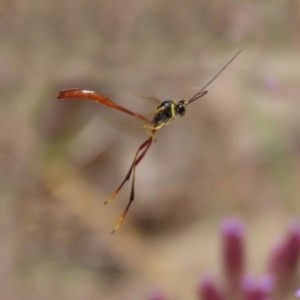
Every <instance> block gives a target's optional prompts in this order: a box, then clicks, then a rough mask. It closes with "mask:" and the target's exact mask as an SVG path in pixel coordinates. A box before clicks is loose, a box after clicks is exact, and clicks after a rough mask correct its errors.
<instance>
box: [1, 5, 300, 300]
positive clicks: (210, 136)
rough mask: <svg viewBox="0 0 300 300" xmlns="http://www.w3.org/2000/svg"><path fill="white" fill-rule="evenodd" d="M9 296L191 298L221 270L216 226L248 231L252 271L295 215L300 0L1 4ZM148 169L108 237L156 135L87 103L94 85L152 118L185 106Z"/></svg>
mask: <svg viewBox="0 0 300 300" xmlns="http://www.w3.org/2000/svg"><path fill="white" fill-rule="evenodd" d="M0 14H1V18H0V24H1V25H0V34H1V40H0V66H1V67H0V77H1V80H0V88H1V93H2V100H1V109H0V115H1V116H0V124H1V130H0V187H1V189H0V197H1V201H0V224H1V226H0V245H1V246H0V279H1V280H0V297H1V299H72V300H74V299H105V300H106V299H107V300H117V299H126V300H127V299H131V300H134V299H148V298H149V297H150V296H149V295H151V293H152V292H153V291H154V290H156V289H161V290H163V291H164V292H165V293H166V294H167V295H168V296H169V298H170V299H195V285H196V282H197V280H198V279H199V277H200V276H201V275H202V274H204V273H205V272H207V271H211V272H213V273H214V274H216V275H217V276H218V277H220V278H221V277H222V275H221V271H222V265H221V261H220V260H219V257H220V242H219V226H220V223H221V221H222V220H223V219H224V218H226V217H228V216H234V217H237V218H239V219H240V220H242V221H243V222H244V223H245V224H246V227H247V268H248V270H249V272H251V273H253V274H260V273H262V272H263V270H264V268H265V260H266V258H267V256H268V251H269V249H270V247H271V245H272V243H273V242H274V241H276V238H277V237H278V236H279V235H280V234H281V233H283V232H284V231H285V230H286V228H287V226H288V224H289V223H290V221H291V220H294V219H295V218H297V217H298V214H299V212H300V203H299V201H298V199H299V195H300V185H299V184H298V179H299V176H300V118H299V114H300V102H299V99H300V88H299V83H300V72H299V69H300V59H299V50H300V49H299V47H300V35H299V34H300V31H299V30H300V21H299V20H300V2H299V1H297V0H285V1H284V0H277V1H274V0H265V1H249V0H248V1H246V0H245V1H237V0H225V1H221V2H220V1H211V0H210V1H208V0H202V1H199V0H187V1H179V0H173V1H170V0H165V1H146V0H145V1H140V0H127V1H120V0H112V1H109V2H108V1H95V0H90V1H85V0H77V1H71V0H60V1H56V0H54V1H32V0H21V1H20V0H11V1H7V0H3V1H1V2H0ZM239 50H242V52H241V54H240V55H239V56H238V57H237V58H236V59H235V60H234V61H233V62H232V63H231V64H230V66H229V67H228V68H227V69H226V70H225V71H224V72H223V73H222V74H221V75H220V76H219V77H218V78H217V79H216V80H215V81H214V82H213V83H212V84H211V85H210V86H209V87H208V91H209V93H208V94H207V95H206V96H205V97H203V98H201V99H199V100H197V101H196V102H194V103H193V104H192V105H191V106H190V107H188V111H187V113H186V115H185V116H184V118H179V119H177V120H176V121H175V122H172V123H171V124H169V125H168V126H167V127H165V128H164V129H163V130H161V131H160V132H159V133H158V135H157V142H155V143H153V144H152V146H151V148H150V150H149V152H148V154H147V156H146V157H145V159H144V160H143V161H142V162H141V163H140V165H139V166H138V168H137V178H136V199H135V202H134V203H133V205H132V206H131V209H130V211H129V214H128V217H127V218H126V220H125V222H124V223H123V226H122V227H121V229H120V230H119V231H117V232H116V233H115V234H114V235H111V231H112V230H113V229H114V227H115V226H116V224H117V221H118V219H119V217H120V215H121V213H122V212H123V210H124V208H125V206H126V205H127V201H128V198H129V192H130V184H128V185H126V186H125V187H124V189H123V190H122V191H121V192H120V194H119V195H118V197H117V198H116V199H115V200H114V201H113V202H112V203H110V204H109V205H106V206H104V205H103V203H104V202H105V201H106V200H107V199H108V198H109V196H110V195H111V193H112V192H113V191H114V190H115V189H116V188H117V186H118V185H119V184H120V183H121V181H122V180H123V178H124V176H125V174H126V172H127V171H128V168H129V166H130V164H131V162H132V159H133V156H134V153H135V151H136V150H137V148H138V146H139V145H140V144H141V143H142V142H143V141H145V140H146V139H147V135H146V134H145V133H144V132H143V130H142V129H141V128H142V125H143V124H140V123H136V120H132V119H133V118H130V117H129V118H124V116H122V114H119V113H118V112H115V111H112V110H110V109H105V108H103V107H102V106H101V105H97V104H95V103H92V102H88V101H80V100H72V101H61V100H57V99H56V96H57V93H58V92H59V91H60V90H62V89H66V88H71V87H79V88H84V89H91V90H95V91H97V92H99V93H101V94H103V95H105V96H106V97H109V98H110V99H112V100H113V101H115V102H117V103H119V104H121V105H124V106H125V107H127V108H128V109H131V110H133V111H136V112H139V113H142V114H145V115H148V113H150V115H151V112H152V113H153V110H154V108H155V106H156V105H157V103H156V102H155V101H154V100H151V99H150V100H149V99H146V98H147V97H148V98H149V97H150V98H155V99H159V100H167V99H177V100H180V99H189V98H190V97H192V96H193V94H195V93H196V92H197V90H199V89H201V88H202V87H203V86H204V85H205V84H206V83H207V82H208V81H209V80H210V79H211V78H213V76H214V75H215V74H216V73H217V72H218V71H219V70H220V69H221V68H222V67H223V66H224V65H225V64H226V63H227V62H228V61H229V60H230V59H231V57H233V55H234V54H235V53H237V52H238V51H239Z"/></svg>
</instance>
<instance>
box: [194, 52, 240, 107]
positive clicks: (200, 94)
mask: <svg viewBox="0 0 300 300" xmlns="http://www.w3.org/2000/svg"><path fill="white" fill-rule="evenodd" d="M241 52H242V50H240V51H238V52H237V53H236V54H235V55H234V56H233V57H232V58H231V59H230V60H229V61H228V63H227V64H226V65H225V66H224V67H223V68H222V69H221V70H220V71H219V72H218V73H217V74H216V75H215V76H214V77H213V78H212V79H211V80H210V81H209V82H208V83H207V84H206V85H205V86H204V87H203V88H202V89H201V90H200V91H199V92H198V93H196V94H195V95H194V96H193V97H192V98H191V99H190V100H189V101H188V104H190V103H191V102H194V101H195V100H197V99H199V98H201V97H202V96H204V95H205V94H207V91H204V90H205V89H206V88H207V87H208V86H209V85H210V84H211V83H212V82H213V81H214V80H215V79H216V78H217V77H218V76H219V75H220V74H221V73H222V72H223V71H224V70H225V69H226V68H227V67H228V66H229V65H230V64H231V63H232V61H233V60H234V59H235V58H236V57H237V56H238V55H239V54H240V53H241Z"/></svg>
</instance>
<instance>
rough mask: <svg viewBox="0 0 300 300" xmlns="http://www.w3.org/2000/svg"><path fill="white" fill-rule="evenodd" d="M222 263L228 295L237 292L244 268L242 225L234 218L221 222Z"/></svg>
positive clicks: (243, 230)
mask: <svg viewBox="0 0 300 300" xmlns="http://www.w3.org/2000/svg"><path fill="white" fill-rule="evenodd" d="M221 230H222V231H221V232H222V240H223V265H224V275H225V280H226V282H225V283H226V286H227V287H228V291H227V292H228V294H229V295H231V294H232V295H236V294H237V293H239V289H240V283H241V278H242V274H243V272H244V268H245V250H244V232H245V229H244V226H243V224H242V223H241V222H240V221H238V220H235V219H227V220H225V221H224V222H223V224H222V229H221Z"/></svg>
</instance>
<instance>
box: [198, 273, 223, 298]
mask: <svg viewBox="0 0 300 300" xmlns="http://www.w3.org/2000/svg"><path fill="white" fill-rule="evenodd" d="M198 295H199V299H202V300H224V299H225V297H224V295H223V294H222V292H221V291H220V289H219V288H218V287H217V285H216V283H215V281H214V279H213V278H212V276H209V275H206V276H204V277H203V278H202V280H201V281H200V284H199V285H198Z"/></svg>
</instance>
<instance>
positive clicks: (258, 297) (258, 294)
mask: <svg viewBox="0 0 300 300" xmlns="http://www.w3.org/2000/svg"><path fill="white" fill-rule="evenodd" d="M242 291H243V295H244V297H243V299H245V300H266V299H268V293H266V291H265V290H264V286H263V285H261V282H259V281H257V280H255V279H254V278H253V277H252V276H249V275H248V276H245V277H244V279H243V282H242Z"/></svg>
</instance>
